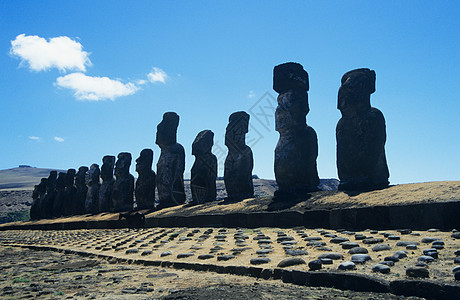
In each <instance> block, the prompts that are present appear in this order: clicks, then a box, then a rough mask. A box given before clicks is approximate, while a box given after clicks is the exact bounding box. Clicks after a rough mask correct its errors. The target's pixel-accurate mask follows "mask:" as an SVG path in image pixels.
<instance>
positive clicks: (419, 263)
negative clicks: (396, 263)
mask: <svg viewBox="0 0 460 300" xmlns="http://www.w3.org/2000/svg"><path fill="white" fill-rule="evenodd" d="M415 266H416V267H423V268H428V267H429V266H428V265H427V264H426V263H424V262H421V261H419V262H417V263H416V264H415Z"/></svg>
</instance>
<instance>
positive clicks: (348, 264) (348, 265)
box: [338, 261, 356, 271]
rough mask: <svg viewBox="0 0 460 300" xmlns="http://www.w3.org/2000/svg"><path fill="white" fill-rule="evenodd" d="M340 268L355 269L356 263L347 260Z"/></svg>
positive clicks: (345, 269)
mask: <svg viewBox="0 0 460 300" xmlns="http://www.w3.org/2000/svg"><path fill="white" fill-rule="evenodd" d="M338 269H339V270H344V271H348V270H354V269H356V265H355V263H354V262H352V261H345V262H343V263H341V264H340V265H339V267H338Z"/></svg>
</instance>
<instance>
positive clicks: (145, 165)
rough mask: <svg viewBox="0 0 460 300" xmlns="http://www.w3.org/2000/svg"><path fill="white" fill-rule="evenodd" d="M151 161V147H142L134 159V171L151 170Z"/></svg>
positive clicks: (143, 171)
mask: <svg viewBox="0 0 460 300" xmlns="http://www.w3.org/2000/svg"><path fill="white" fill-rule="evenodd" d="M152 163H153V150H152V149H143V150H142V151H141V153H140V155H139V157H138V158H137V159H136V172H137V173H139V174H141V173H146V172H151V171H152Z"/></svg>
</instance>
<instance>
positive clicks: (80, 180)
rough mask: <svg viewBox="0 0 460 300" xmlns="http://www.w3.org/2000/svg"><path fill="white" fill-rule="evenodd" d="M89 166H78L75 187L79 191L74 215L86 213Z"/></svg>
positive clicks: (76, 196)
mask: <svg viewBox="0 0 460 300" xmlns="http://www.w3.org/2000/svg"><path fill="white" fill-rule="evenodd" d="M87 172H88V167H86V166H81V167H80V168H78V172H77V174H76V175H75V187H76V188H77V191H76V193H75V206H74V211H73V212H72V215H83V214H85V213H86V209H85V201H86V195H87V194H88V187H87V186H86V173H87Z"/></svg>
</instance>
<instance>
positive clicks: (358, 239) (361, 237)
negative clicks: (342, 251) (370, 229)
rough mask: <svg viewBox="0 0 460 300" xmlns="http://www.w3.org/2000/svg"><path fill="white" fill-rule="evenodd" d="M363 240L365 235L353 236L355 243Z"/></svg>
mask: <svg viewBox="0 0 460 300" xmlns="http://www.w3.org/2000/svg"><path fill="white" fill-rule="evenodd" d="M365 238H366V236H365V235H362V234H355V240H357V241H360V240H364V239H365Z"/></svg>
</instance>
